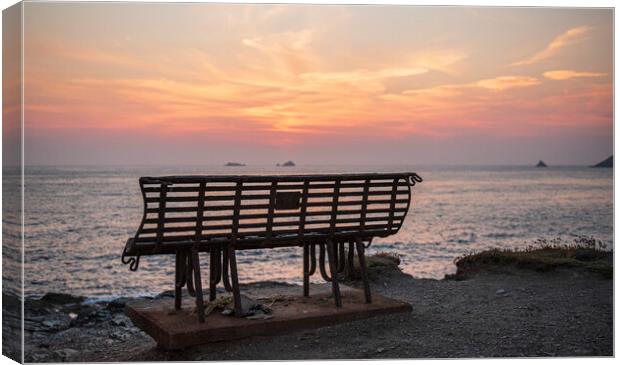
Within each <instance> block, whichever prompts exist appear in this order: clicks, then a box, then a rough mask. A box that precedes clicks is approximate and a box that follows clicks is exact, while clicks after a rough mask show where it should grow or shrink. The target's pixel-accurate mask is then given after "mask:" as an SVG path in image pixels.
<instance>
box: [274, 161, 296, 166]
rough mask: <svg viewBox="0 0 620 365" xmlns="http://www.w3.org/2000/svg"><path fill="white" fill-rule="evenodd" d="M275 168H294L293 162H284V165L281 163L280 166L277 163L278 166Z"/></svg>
mask: <svg viewBox="0 0 620 365" xmlns="http://www.w3.org/2000/svg"><path fill="white" fill-rule="evenodd" d="M276 166H284V167H293V166H295V162H293V161H286V162H285V163H283V164H281V165H280V164H279V163H278V164H276Z"/></svg>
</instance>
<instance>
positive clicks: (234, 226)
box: [121, 172, 422, 322]
mask: <svg viewBox="0 0 620 365" xmlns="http://www.w3.org/2000/svg"><path fill="white" fill-rule="evenodd" d="M351 181H353V182H351ZM359 181H362V182H361V183H359ZM375 181H380V182H381V183H380V184H379V183H376V182H375ZM421 181H422V178H421V177H420V176H419V175H417V174H416V173H413V172H406V173H381V174H379V173H370V174H338V175H274V176H264V175H243V176H164V177H142V178H140V181H139V182H140V189H141V192H142V197H143V201H144V212H143V216H142V221H141V222H140V226H139V228H138V231H137V232H136V234H135V236H134V237H133V238H131V239H129V240H128V241H127V243H126V245H125V248H124V250H123V253H122V256H121V260H122V262H123V263H124V264H129V267H130V270H132V271H135V270H137V268H138V265H139V260H140V256H142V255H159V254H175V255H176V263H175V309H177V310H179V309H181V303H182V300H181V295H182V288H183V287H184V286H187V289H188V292H189V294H190V295H192V296H194V297H195V300H196V306H197V308H198V320H199V321H200V322H204V320H205V318H204V311H203V310H202V308H203V307H204V302H203V300H204V299H203V290H202V278H201V271H200V262H199V261H200V258H199V253H200V252H206V253H208V254H209V256H210V258H209V265H208V266H209V300H210V301H212V300H215V299H216V288H217V285H218V284H219V283H220V282H222V283H223V285H224V287H225V289H226V290H227V291H230V292H232V293H233V298H234V305H235V315H236V316H241V315H242V314H243V313H241V300H240V290H239V278H238V272H237V260H236V251H237V250H239V249H241V250H245V249H262V248H277V247H302V248H303V294H304V296H309V295H310V290H309V281H310V280H309V279H310V276H312V275H313V274H314V273H315V271H316V268H317V266H318V267H319V271H320V274H321V276H322V277H323V279H324V280H326V281H328V282H331V286H332V295H333V297H334V302H335V305H336V307H341V306H342V299H341V295H340V288H339V283H338V276H339V273H342V272H344V271H345V270H346V271H348V272H350V273H352V272H353V270H354V265H353V261H354V259H355V256H356V255H355V251H357V260H358V262H359V267H360V275H361V279H362V282H363V288H364V295H365V301H366V302H367V303H370V302H371V301H372V298H371V292H370V285H369V282H368V274H367V269H366V259H365V249H366V248H367V245H370V242H372V240H373V238H375V237H385V236H388V235H392V234H395V233H396V232H398V231H399V230H400V228H401V226H402V223H403V221H404V218H405V216H406V215H407V212H408V211H409V208H410V205H411V195H412V189H411V187H412V186H414V185H415V184H416V183H419V182H421ZM218 183H228V184H234V185H233V186H234V187H233V186H231V187H228V188H219V189H220V190H224V191H230V192H234V195H230V199H232V202H233V205H232V216H231V218H232V223H231V224H230V225H224V227H226V228H230V233H229V234H220V235H216V236H214V235H213V234H211V235H209V234H204V233H203V229H204V228H205V227H208V226H204V223H205V222H206V219H207V218H208V217H207V216H206V215H205V209H206V206H205V201H207V200H224V198H226V197H227V196H224V197H221V196H220V197H214V196H210V195H209V194H208V192H209V191H217V189H218V185H217V184H218ZM256 183H262V184H268V185H260V187H262V188H261V189H257V188H253V187H252V184H256ZM312 183H318V184H315V185H313V184H312ZM188 184H190V185H191V184H198V187H196V188H194V187H192V186H190V187H187V185H188ZM244 184H247V185H244ZM291 184H292V185H291ZM295 184H297V185H295ZM178 185H181V187H177V186H178ZM212 185H213V186H212ZM375 186H381V187H391V189H390V190H381V191H375V192H371V188H372V187H375ZM402 186H406V187H407V188H406V190H399V188H400V187H402ZM313 187H325V188H324V189H328V190H329V189H332V192H331V193H312V192H311V188H313ZM341 187H345V188H347V187H355V188H361V189H362V191H361V192H357V191H354V192H342V191H341ZM287 189H288V190H294V191H293V194H291V193H281V192H279V191H280V190H282V191H286V190H287ZM246 190H248V191H249V190H268V191H269V193H268V195H267V196H268V201H269V204H268V205H267V206H266V208H267V213H266V214H264V213H263V214H258V215H257V216H259V218H266V220H267V223H266V224H265V225H264V227H263V226H262V225H261V224H254V225H251V224H246V225H245V226H243V225H242V224H241V223H240V220H241V216H242V215H241V209H242V204H243V203H242V200H243V193H244V191H246ZM178 191H190V192H197V195H196V196H195V197H182V198H174V197H170V196H169V194H168V193H169V192H170V193H172V192H178ZM296 191H297V192H296ZM147 192H148V193H158V196H157V197H154V198H151V197H148V196H147ZM404 193H406V199H400V200H399V199H397V197H398V195H399V194H400V195H402V194H404ZM278 194H280V195H278ZM371 195H374V196H379V197H380V198H381V197H383V196H385V197H387V198H389V199H385V200H379V201H376V202H382V203H384V204H388V205H389V208H388V209H385V208H382V209H379V210H380V211H381V214H383V213H387V214H388V215H387V217H386V218H381V217H380V218H379V219H375V220H377V221H380V222H383V221H385V223H381V224H377V223H375V224H374V225H373V222H372V220H373V218H369V216H368V214H369V212H373V210H372V209H369V204H370V203H371V201H370V196H371ZM260 196H261V197H262V196H263V195H260ZM277 196H279V197H280V198H281V201H278V199H276V197H277ZM310 196H320V197H324V198H327V197H331V203H329V204H322V203H321V205H320V206H321V207H329V208H330V210H328V211H321V213H322V214H321V215H328V216H329V219H328V220H323V221H320V222H325V224H327V225H328V226H327V227H326V228H325V229H320V230H317V229H314V230H312V229H308V228H307V225H306V224H307V222H308V221H307V217H308V216H309V215H310V214H311V212H310V211H309V209H308V208H309V207H310V205H311V204H312V203H310V202H309V197H310ZM341 196H349V197H350V196H354V197H360V198H361V201H360V202H359V203H356V201H353V202H354V203H355V204H353V205H359V206H360V207H361V208H360V209H359V211H357V210H353V211H352V212H355V214H357V213H359V218H352V219H351V218H349V219H340V220H339V218H338V215H339V214H343V215H344V214H345V213H347V212H351V210H342V211H340V210H339V207H340V206H341V205H344V204H346V202H341V200H340V198H341ZM175 199H176V200H175ZM296 199H299V201H298V202H297V203H295V200H296ZM179 201H183V202H195V203H196V206H195V209H194V208H191V207H188V208H187V209H186V210H184V211H189V212H194V211H195V212H196V213H195V214H196V215H195V219H192V218H191V217H188V218H185V219H181V220H178V221H182V222H190V223H192V222H193V221H195V227H194V228H192V229H193V233H192V235H191V236H188V237H187V238H186V237H185V236H180V237H181V238H179V239H176V238H175V237H179V236H178V235H169V234H168V233H169V232H178V231H184V228H185V227H181V228H182V229H176V230H175V228H174V227H172V228H170V227H167V226H166V222H167V219H168V218H166V211H168V210H169V209H173V208H167V203H168V202H179ZM405 202H406V208H402V207H401V208H398V209H397V208H396V206H397V204H401V205H402V203H405ZM148 203H156V204H157V208H149V207H148ZM314 204H315V205H316V204H317V203H314ZM216 208H217V206H216ZM211 209H215V208H213V207H211ZM278 209H284V210H293V211H298V213H297V212H292V213H289V215H287V216H289V217H294V218H298V222H293V223H295V224H297V223H298V226H297V228H296V229H295V230H292V231H291V232H287V233H286V234H281V233H279V232H283V231H277V230H274V227H275V226H276V225H277V223H274V218H275V217H276V215H277V214H276V210H278ZM397 211H398V212H399V214H400V216H398V217H397V216H396V212H397ZM147 213H151V214H156V218H154V219H150V220H149V219H147ZM168 221H174V218H172V219H168ZM342 222H346V223H352V224H358V225H357V226H352V228H351V227H349V226H347V227H340V226H339V223H342ZM147 223H150V224H156V228H151V229H148V228H145V225H146V224H147ZM286 225H287V226H288V225H292V224H286ZM247 226H252V227H254V226H256V227H257V228H258V229H262V231H261V232H262V236H259V237H258V238H256V237H253V236H244V235H243V233H240V228H241V227H243V228H245V227H247ZM152 233H154V234H155V236H154V239H151V240H150V241H149V240H147V239H145V238H144V237H143V235H146V234H152ZM259 233H260V232H259ZM151 242H152V244H151ZM347 243H348V247H346V248H345V245H346V244H347ZM317 245H318V248H319V262H318V264H317V262H316V261H317V258H316V246H317ZM326 261H327V264H328V266H329V273H328V272H327V268H326V266H325V264H326Z"/></svg>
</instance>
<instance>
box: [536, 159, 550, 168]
mask: <svg viewBox="0 0 620 365" xmlns="http://www.w3.org/2000/svg"><path fill="white" fill-rule="evenodd" d="M536 167H547V164H546V163H544V161H543V160H540V161H538V164H537V165H536Z"/></svg>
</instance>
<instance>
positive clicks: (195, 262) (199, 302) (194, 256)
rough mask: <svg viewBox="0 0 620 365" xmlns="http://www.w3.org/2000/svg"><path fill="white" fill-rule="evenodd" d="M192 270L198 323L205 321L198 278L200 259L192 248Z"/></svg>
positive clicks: (200, 282)
mask: <svg viewBox="0 0 620 365" xmlns="http://www.w3.org/2000/svg"><path fill="white" fill-rule="evenodd" d="M192 268H193V270H194V283H195V284H196V311H197V312H198V322H200V323H203V322H204V321H205V308H204V303H203V297H202V280H201V278H200V258H199V257H198V249H196V248H192Z"/></svg>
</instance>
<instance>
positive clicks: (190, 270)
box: [185, 252, 196, 297]
mask: <svg viewBox="0 0 620 365" xmlns="http://www.w3.org/2000/svg"><path fill="white" fill-rule="evenodd" d="M185 260H186V262H187V264H186V266H185V283H186V284H187V293H189V295H190V296H191V297H195V296H196V290H194V278H193V277H192V275H194V263H193V257H192V254H191V253H190V252H186V253H185Z"/></svg>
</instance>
